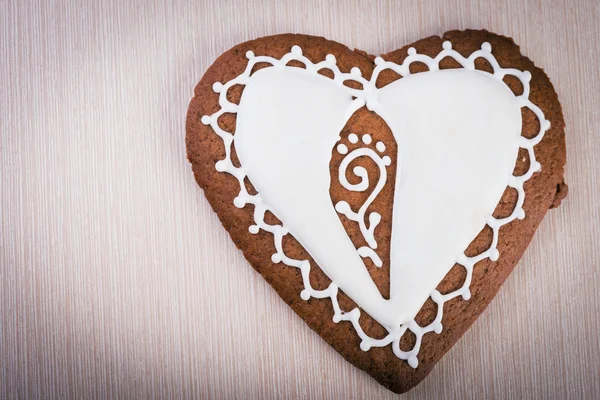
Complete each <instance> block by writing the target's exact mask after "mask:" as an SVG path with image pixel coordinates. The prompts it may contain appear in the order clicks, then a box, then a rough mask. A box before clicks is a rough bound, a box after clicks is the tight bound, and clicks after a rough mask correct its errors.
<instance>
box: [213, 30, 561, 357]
mask: <svg viewBox="0 0 600 400" xmlns="http://www.w3.org/2000/svg"><path fill="white" fill-rule="evenodd" d="M491 51H492V48H491V45H490V44H489V43H483V44H482V46H481V49H480V50H477V51H475V52H473V53H472V54H471V55H469V56H468V57H463V56H462V55H461V54H459V53H458V52H456V51H455V50H453V49H452V44H451V43H450V42H448V41H447V42H444V44H443V50H442V51H441V52H440V53H439V54H438V55H437V56H436V57H433V58H432V57H429V56H427V55H424V54H418V53H417V52H416V50H415V49H414V48H410V49H409V50H408V56H407V57H406V59H405V60H404V62H403V63H402V64H396V63H394V62H391V61H385V60H384V59H382V58H381V57H377V58H376V59H375V65H376V66H375V69H374V71H373V74H372V76H371V78H370V80H367V79H365V78H363V77H362V73H361V71H360V69H359V68H356V67H355V68H352V70H351V71H350V73H344V72H341V71H340V70H339V68H338V66H337V65H336V59H335V57H334V56H333V55H331V54H330V55H327V57H325V60H323V61H321V62H319V63H313V62H311V61H310V60H309V59H308V58H306V57H305V56H304V55H303V54H302V50H301V48H300V47H299V46H293V47H292V49H291V52H290V53H288V54H286V55H284V56H283V57H282V58H281V59H276V58H272V57H267V56H256V55H255V54H254V53H253V52H252V51H248V52H247V53H246V57H247V58H248V64H247V66H246V69H245V70H244V72H243V73H242V74H240V75H239V76H237V77H236V78H234V79H232V80H231V81H229V82H226V83H219V82H217V83H215V84H214V85H213V90H214V92H215V93H218V94H219V105H220V109H219V110H218V111H217V112H215V113H214V114H212V115H205V116H203V117H202V118H201V122H202V123H203V124H205V125H210V126H211V128H212V129H213V130H214V132H215V133H216V134H217V135H218V136H219V137H220V138H221V139H222V140H223V144H224V147H225V158H224V159H222V160H219V161H217V163H216V164H215V168H216V169H217V171H219V172H226V173H228V174H231V175H232V176H234V177H235V178H236V179H237V180H238V182H239V186H240V191H239V194H238V195H237V197H236V198H235V199H234V204H235V206H236V207H238V208H242V207H244V206H246V205H248V204H251V205H253V206H254V224H253V225H251V226H250V227H249V231H250V232H251V233H252V234H257V233H258V232H259V231H260V230H261V229H262V230H264V231H266V232H269V233H271V234H272V235H273V240H274V246H275V253H274V254H273V255H272V257H271V259H272V261H273V262H274V263H280V262H283V263H284V264H286V265H288V266H290V267H294V268H298V269H299V270H300V272H301V275H302V281H303V285H304V289H303V290H302V291H301V293H300V296H301V298H302V299H304V300H308V299H310V298H311V297H314V298H319V299H322V298H329V299H330V300H331V303H332V306H333V309H334V316H333V321H334V322H335V323H338V322H341V321H349V322H350V323H351V324H352V325H353V327H354V329H355V330H356V333H357V334H358V336H359V337H360V339H361V344H360V347H361V349H362V350H364V351H368V350H369V349H370V348H372V347H383V346H387V345H390V344H391V348H392V351H393V352H394V354H395V355H396V356H397V357H398V358H400V359H402V360H407V362H408V363H409V365H410V366H411V367H413V368H416V367H417V365H418V359H417V355H418V353H419V350H420V347H421V343H422V339H423V336H424V335H425V334H427V333H429V332H435V333H438V334H439V333H441V332H442V317H443V310H444V303H446V302H447V301H449V300H451V299H453V298H456V297H462V298H463V299H464V300H468V299H469V298H470V297H471V293H470V290H469V286H470V283H471V280H472V274H473V267H474V265H475V264H476V263H477V262H479V261H481V260H483V259H486V258H490V259H491V260H492V261H495V260H497V259H498V257H499V252H498V249H497V245H498V236H499V230H500V228H501V227H502V226H504V225H506V224H508V223H510V222H511V221H513V220H515V219H523V218H524V217H525V212H524V210H523V203H524V200H525V191H524V189H523V186H524V184H525V182H526V181H527V180H528V179H530V178H531V176H532V175H533V174H534V173H535V172H536V171H539V170H540V169H541V165H540V163H539V162H538V161H537V160H536V157H535V152H534V146H535V145H536V144H538V143H539V142H540V141H541V140H542V138H543V136H544V133H545V132H546V131H547V130H548V129H549V128H550V122H549V121H547V120H546V119H545V117H544V114H543V112H542V110H541V109H540V108H539V107H537V106H536V105H535V104H533V103H532V102H531V101H530V100H529V91H530V87H529V81H530V79H531V74H530V73H529V72H528V71H519V70H517V69H512V68H502V67H501V66H500V65H499V64H498V62H497V60H496V59H495V57H494V56H493V55H492V53H491ZM446 57H450V58H452V59H454V60H455V61H456V62H458V63H459V64H460V65H461V66H462V68H463V69H465V70H475V60H476V59H478V58H483V59H485V60H487V61H488V62H489V64H490V65H491V66H492V68H493V73H491V74H489V75H490V76H492V77H493V78H494V79H497V80H498V81H500V82H502V79H503V78H504V77H505V76H507V75H511V76H513V77H515V78H517V79H519V81H520V82H521V84H522V86H523V93H522V94H521V95H519V96H515V99H516V100H517V102H518V104H519V106H520V107H525V108H528V109H529V110H531V111H532V112H533V113H534V114H535V116H536V117H537V118H538V120H539V122H540V130H539V132H538V134H537V135H536V136H534V137H533V138H530V139H528V138H525V137H520V138H519V143H518V144H519V146H520V147H521V148H524V149H526V150H527V152H528V154H529V159H530V165H529V169H528V171H527V172H526V173H525V174H524V175H521V176H513V175H512V174H510V177H509V179H508V182H507V186H508V187H511V188H514V189H515V190H516V191H517V194H518V197H517V202H516V206H515V208H514V210H513V211H512V213H511V215H510V216H508V217H505V218H495V217H493V216H491V215H490V216H489V217H488V218H487V221H486V223H487V225H488V226H489V227H490V228H491V229H492V231H493V238H492V243H491V246H490V248H489V249H487V250H486V251H484V252H483V253H481V254H478V255H476V256H474V257H467V256H466V255H465V254H464V253H463V254H461V255H459V256H458V257H457V260H456V262H457V263H458V264H460V265H462V266H463V267H464V268H465V271H466V278H465V281H464V283H463V285H462V286H461V287H460V288H459V289H457V290H455V291H453V292H451V293H447V294H441V293H440V292H439V291H437V290H433V291H432V292H431V294H430V298H431V299H432V300H433V302H434V303H435V304H436V305H437V315H436V317H435V319H434V321H433V322H431V323H430V324H428V325H426V326H420V325H419V324H418V323H417V322H416V321H415V319H414V318H413V319H412V320H410V321H409V322H406V323H403V324H401V325H400V326H392V327H388V326H386V327H385V328H386V329H387V331H388V334H387V335H386V336H385V337H383V338H381V339H375V338H372V337H370V336H368V335H367V334H366V333H365V332H364V330H363V329H362V327H361V325H360V323H359V318H360V315H361V310H360V309H359V308H358V307H356V308H354V309H352V310H351V311H348V312H346V311H343V310H341V308H340V306H339V303H338V291H339V288H338V285H337V284H336V282H333V281H332V283H331V284H330V285H329V287H327V288H326V289H324V290H317V289H315V288H313V287H312V286H311V283H310V279H309V274H310V269H311V265H310V262H309V261H308V260H297V259H293V258H290V257H288V256H287V255H286V254H285V252H284V251H283V244H282V241H283V238H284V236H285V235H287V234H289V232H288V229H287V228H286V227H285V226H284V225H278V224H269V223H267V222H265V219H264V217H265V213H266V211H267V210H269V208H270V207H269V205H268V204H266V203H265V201H264V200H263V198H262V197H261V194H260V193H257V194H255V195H252V194H250V193H248V191H247V189H246V186H245V185H244V179H245V178H246V176H247V175H246V171H245V170H244V167H243V165H242V166H241V167H236V166H235V165H234V164H233V163H232V160H231V153H232V147H231V146H232V144H233V141H234V135H233V134H232V133H231V132H227V131H225V130H223V129H222V128H221V127H220V126H219V124H218V119H219V118H220V117H221V116H222V115H223V114H227V113H237V111H238V105H237V104H235V103H232V102H230V101H229V100H228V99H227V92H228V90H229V89H230V88H231V87H232V86H234V85H247V84H248V83H249V82H250V80H251V79H252V70H253V68H254V66H255V65H256V64H257V63H267V64H270V65H272V66H273V67H274V68H277V69H286V68H295V67H290V66H287V64H288V63H289V62H290V61H299V62H301V63H302V64H303V65H304V66H305V68H306V70H307V71H308V73H310V74H313V75H317V74H318V72H319V71H321V70H323V69H327V70H329V71H331V72H332V73H333V78H332V80H333V82H334V83H335V84H336V85H337V86H338V87H340V88H342V89H343V90H346V91H347V93H348V95H349V96H352V97H354V98H355V100H354V101H353V102H352V105H351V107H350V108H349V109H348V111H347V117H348V118H349V117H350V116H351V115H352V114H353V113H354V112H355V111H356V110H358V109H359V108H361V107H363V106H365V105H366V106H367V108H368V109H369V110H372V111H374V112H376V113H378V114H379V115H380V116H381V117H383V118H384V120H386V122H387V121H388V118H386V116H385V115H383V114H384V113H383V112H382V110H381V108H380V106H379V99H378V96H379V89H378V88H377V86H376V81H377V78H378V77H379V75H380V73H381V72H383V71H385V70H388V69H390V70H392V71H394V72H396V73H397V74H399V75H401V76H402V77H406V76H408V75H411V73H410V65H411V64H412V63H414V62H421V63H424V64H426V65H427V66H428V68H429V70H430V71H437V70H439V69H440V68H439V63H440V61H441V60H442V59H444V58H446ZM479 73H485V74H487V73H486V72H483V71H479ZM346 81H354V82H358V83H360V84H361V85H362V89H353V88H350V87H347V86H345V85H344V82H346ZM348 140H349V141H350V142H351V143H353V144H355V143H357V142H358V137H357V136H356V135H355V134H352V135H350V136H349V137H348ZM371 141H372V138H371V137H370V136H368V137H366V135H365V136H363V143H364V144H370V143H371ZM336 148H337V151H338V152H339V153H340V154H347V155H346V157H345V159H344V161H343V162H342V165H341V166H340V171H339V178H340V182H341V183H342V185H343V186H344V187H345V188H347V189H349V190H357V191H364V190H366V189H367V188H368V186H369V185H368V176H367V173H366V170H365V169H364V168H361V167H356V168H354V170H353V173H354V174H355V175H356V176H358V177H359V178H360V182H359V183H358V184H354V185H353V184H350V183H349V182H348V181H347V179H346V169H347V168H348V166H349V164H350V162H351V161H352V160H354V159H356V158H358V157H362V156H366V157H370V158H371V159H372V160H373V161H375V162H376V163H377V165H378V167H379V172H380V177H379V181H378V182H377V185H376V186H375V189H374V191H373V193H371V195H370V196H369V198H368V199H367V201H366V202H365V204H363V206H361V208H360V209H359V211H358V212H354V211H353V210H352V209H351V208H350V206H349V205H348V203H346V202H343V201H341V202H339V203H338V204H336V207H335V208H336V210H337V211H338V212H340V213H343V214H345V215H346V216H347V217H348V218H350V219H352V220H354V221H356V222H358V223H359V225H360V229H361V233H362V234H363V236H364V237H365V240H366V241H367V243H368V244H369V247H366V246H365V247H361V248H360V249H358V253H359V254H360V255H361V256H362V257H369V258H371V259H372V260H373V262H374V263H375V264H376V265H377V264H379V265H381V260H380V259H379V257H378V256H377V254H376V253H375V252H374V251H373V249H375V248H377V243H376V241H375V238H374V230H375V227H376V226H377V224H378V223H379V222H380V220H381V216H380V215H379V214H377V213H374V212H373V213H371V214H369V216H368V222H369V223H368V225H367V223H366V221H365V214H366V212H367V209H368V207H369V205H370V204H371V203H372V202H373V200H374V199H375V197H376V196H377V195H378V194H379V192H380V191H381V189H382V188H383V186H384V185H385V182H386V179H387V172H386V167H387V166H389V165H390V163H391V160H390V159H389V157H387V156H385V157H381V156H380V155H379V154H377V153H376V152H375V151H373V150H372V149H369V148H359V149H356V150H353V151H352V152H350V153H348V151H349V149H348V147H347V146H346V145H344V144H339V145H338V146H337V147H336ZM376 149H377V150H378V151H379V152H383V151H385V145H384V144H383V143H381V142H378V143H376ZM400 163H401V160H398V165H400ZM284 224H285V221H284ZM407 330H408V331H411V332H412V333H414V335H415V337H416V342H415V345H414V347H413V348H412V349H410V350H407V351H405V350H402V349H400V339H401V337H402V335H403V334H404V333H405V332H406V331H407Z"/></svg>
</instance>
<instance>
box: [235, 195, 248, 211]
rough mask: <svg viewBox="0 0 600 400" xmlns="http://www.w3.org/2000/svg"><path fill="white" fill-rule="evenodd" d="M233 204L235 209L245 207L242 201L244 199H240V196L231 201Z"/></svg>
mask: <svg viewBox="0 0 600 400" xmlns="http://www.w3.org/2000/svg"><path fill="white" fill-rule="evenodd" d="M233 204H234V205H235V206H236V207H237V208H242V207H244V206H245V205H246V202H245V201H244V199H242V198H241V197H240V196H238V197H236V198H235V199H233Z"/></svg>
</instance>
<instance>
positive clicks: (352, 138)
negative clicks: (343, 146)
mask: <svg viewBox="0 0 600 400" xmlns="http://www.w3.org/2000/svg"><path fill="white" fill-rule="evenodd" d="M348 140H349V141H350V143H358V136H357V135H356V134H355V133H351V134H349V135H348Z"/></svg>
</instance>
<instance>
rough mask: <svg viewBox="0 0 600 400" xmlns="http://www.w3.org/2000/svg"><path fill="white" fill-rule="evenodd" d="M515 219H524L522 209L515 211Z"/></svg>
mask: <svg viewBox="0 0 600 400" xmlns="http://www.w3.org/2000/svg"><path fill="white" fill-rule="evenodd" d="M517 218H518V219H523V218H525V210H523V209H522V208H519V210H518V211H517Z"/></svg>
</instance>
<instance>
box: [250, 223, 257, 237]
mask: <svg viewBox="0 0 600 400" xmlns="http://www.w3.org/2000/svg"><path fill="white" fill-rule="evenodd" d="M248 230H249V231H250V233H251V234H253V235H256V234H257V233H258V230H259V228H258V225H250V227H249V228H248Z"/></svg>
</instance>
